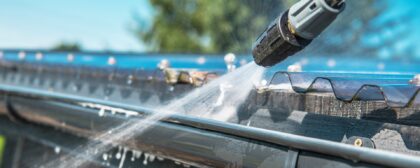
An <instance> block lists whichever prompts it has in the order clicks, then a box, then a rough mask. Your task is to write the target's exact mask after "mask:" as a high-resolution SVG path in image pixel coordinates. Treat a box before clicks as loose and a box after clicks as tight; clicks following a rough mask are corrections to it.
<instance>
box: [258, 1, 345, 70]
mask: <svg viewBox="0 0 420 168" xmlns="http://www.w3.org/2000/svg"><path fill="white" fill-rule="evenodd" d="M344 8H345V0H301V1H299V2H297V3H296V4H294V5H293V6H292V7H290V9H288V10H287V11H286V12H284V13H283V14H281V15H280V16H279V17H278V18H277V19H275V20H274V21H273V22H272V23H271V24H270V25H269V26H268V27H267V28H266V29H265V31H264V32H263V33H262V34H261V35H260V36H259V37H258V39H257V41H256V42H255V43H254V45H253V47H252V48H253V49H252V55H253V56H254V61H255V63H257V64H258V65H260V66H264V67H270V66H273V65H275V64H277V63H279V62H281V61H283V60H284V59H286V58H287V57H288V56H292V55H294V54H295V53H297V52H299V51H300V50H302V49H303V48H305V47H306V46H307V45H309V44H310V43H311V42H312V40H313V39H314V38H316V37H317V36H318V35H319V34H321V32H322V31H324V30H325V29H326V28H327V27H328V26H329V25H330V24H331V23H332V22H333V21H334V20H335V19H336V17H337V16H338V14H340V13H341V12H342V11H343V10H344Z"/></svg>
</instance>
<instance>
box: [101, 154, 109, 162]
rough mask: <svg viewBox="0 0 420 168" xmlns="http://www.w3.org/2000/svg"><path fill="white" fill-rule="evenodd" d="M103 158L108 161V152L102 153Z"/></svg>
mask: <svg viewBox="0 0 420 168" xmlns="http://www.w3.org/2000/svg"><path fill="white" fill-rule="evenodd" d="M102 159H104V160H105V161H106V160H108V154H106V153H104V154H103V155H102Z"/></svg>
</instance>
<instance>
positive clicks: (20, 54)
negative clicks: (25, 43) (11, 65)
mask: <svg viewBox="0 0 420 168" xmlns="http://www.w3.org/2000/svg"><path fill="white" fill-rule="evenodd" d="M25 57H26V53H25V52H24V51H21V52H19V53H18V58H19V60H24V59H25Z"/></svg>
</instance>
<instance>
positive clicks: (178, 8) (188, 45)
mask: <svg viewBox="0 0 420 168" xmlns="http://www.w3.org/2000/svg"><path fill="white" fill-rule="evenodd" d="M150 2H151V5H152V6H153V7H155V9H156V12H157V14H156V15H155V17H154V21H153V24H152V26H151V27H150V28H148V29H144V28H141V27H140V28H138V30H137V34H138V36H139V37H140V39H141V40H142V41H143V42H145V43H146V44H149V47H150V48H151V50H153V51H158V52H198V53H218V52H236V53H245V52H249V51H250V50H251V46H252V42H253V41H254V40H255V38H256V37H257V36H258V34H259V33H260V32H261V31H263V30H264V28H265V27H266V26H267V24H268V23H269V22H270V21H271V20H272V19H274V18H275V17H276V16H277V15H279V13H280V11H281V9H282V6H283V5H282V1H281V0H261V1H256V0H228V1H226V0H199V1H196V0H150Z"/></svg>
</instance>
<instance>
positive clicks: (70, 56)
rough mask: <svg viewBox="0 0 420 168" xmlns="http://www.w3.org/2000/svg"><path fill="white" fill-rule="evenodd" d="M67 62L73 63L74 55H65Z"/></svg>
mask: <svg viewBox="0 0 420 168" xmlns="http://www.w3.org/2000/svg"><path fill="white" fill-rule="evenodd" d="M67 61H68V62H73V61H74V55H73V54H72V53H69V54H68V55H67Z"/></svg>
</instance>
